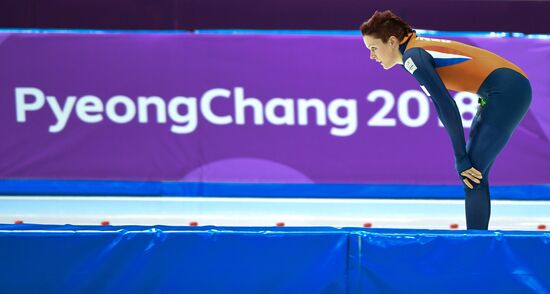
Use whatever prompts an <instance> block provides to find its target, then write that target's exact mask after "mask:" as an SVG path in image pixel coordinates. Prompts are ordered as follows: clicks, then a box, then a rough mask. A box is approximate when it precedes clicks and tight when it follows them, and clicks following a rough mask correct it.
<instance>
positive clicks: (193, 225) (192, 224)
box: [189, 221, 199, 227]
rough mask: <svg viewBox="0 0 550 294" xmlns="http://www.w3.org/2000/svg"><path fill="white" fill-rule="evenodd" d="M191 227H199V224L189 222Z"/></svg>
mask: <svg viewBox="0 0 550 294" xmlns="http://www.w3.org/2000/svg"><path fill="white" fill-rule="evenodd" d="M189 225H190V226H192V227H196V226H198V225H199V223H198V222H196V221H191V222H189Z"/></svg>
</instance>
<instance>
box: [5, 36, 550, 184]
mask: <svg viewBox="0 0 550 294" xmlns="http://www.w3.org/2000/svg"><path fill="white" fill-rule="evenodd" d="M457 40H459V41H462V42H465V43H469V44H473V45H477V46H480V47H483V48H486V49H488V50H491V51H493V52H495V53H497V54H500V55H502V56H504V57H505V58H507V59H509V60H511V61H512V62H514V63H516V64H517V65H518V66H520V67H521V68H522V69H524V71H525V72H526V73H527V75H528V76H529V77H530V80H531V82H532V86H533V103H532V105H531V109H530V111H529V113H528V114H527V116H526V118H525V119H524V121H523V122H522V125H521V126H520V127H519V128H518V129H517V131H516V133H515V134H514V136H513V137H512V139H511V141H510V143H509V144H508V146H507V147H506V149H505V150H504V151H503V152H502V153H501V155H500V156H499V158H497V161H496V163H495V164H494V167H493V171H492V176H491V182H492V183H493V184H505V185H515V184H545V183H549V182H550V168H549V167H550V148H549V147H550V143H549V142H548V138H549V136H550V114H549V113H548V109H549V106H550V105H549V104H550V76H549V75H548V65H549V64H550V60H549V59H550V41H549V40H538V39H522V38H502V39H485V38H468V39H465V38H459V39H457ZM0 64H2V66H1V67H0V81H1V82H0V140H1V143H0V178H3V179H23V178H24V179H98V180H145V181H183V182H196V181H202V182H252V183H380V184H385V183H399V184H457V183H458V179H457V175H456V173H455V171H454V159H453V155H452V154H453V152H452V148H451V144H450V140H449V138H448V136H447V133H446V131H445V129H444V128H442V127H439V126H438V122H437V115H436V112H435V109H434V108H433V105H431V103H430V106H429V107H430V108H429V119H428V121H427V122H426V123H425V124H424V125H422V126H420V127H416V128H412V127H407V126H405V125H404V124H403V122H402V120H401V119H399V114H398V99H401V98H399V97H400V95H401V94H402V93H404V92H405V91H408V90H416V91H421V90H420V88H419V86H418V84H417V83H416V81H415V80H414V78H412V77H411V76H410V75H409V74H408V73H407V72H406V71H404V70H402V69H401V68H397V67H396V68H394V69H392V70H389V71H384V70H383V69H382V68H381V67H380V66H379V65H378V64H377V63H375V62H372V61H370V60H369V52H368V50H367V49H366V48H364V45H363V42H362V40H361V38H360V36H356V37H352V36H308V35H200V34H199V35H195V34H182V35H146V34H140V35H132V34H112V35H111V34H100V35H93V34H0ZM24 87H32V88H36V89H39V90H40V91H41V92H43V93H44V95H46V96H55V99H56V100H57V101H58V102H59V104H60V105H61V107H63V105H64V103H65V102H66V100H67V97H68V96H76V98H77V101H78V99H81V97H83V96H86V95H94V96H97V97H99V98H100V99H101V100H102V101H103V102H104V104H105V103H106V102H107V101H108V100H109V99H111V97H113V96H117V95H124V96H127V97H129V98H130V99H132V100H133V101H137V99H138V97H139V96H147V97H149V96H159V97H161V98H162V99H163V100H165V101H166V103H168V102H169V101H171V99H173V98H174V97H177V96H183V97H195V98H197V103H198V104H199V108H200V97H201V96H202V95H203V94H204V93H205V92H207V91H208V90H212V89H215V88H220V89H226V90H228V91H230V93H231V96H230V97H229V98H216V99H214V100H213V102H212V110H213V112H214V113H216V114H217V115H231V116H232V122H231V123H230V124H227V125H216V124H213V123H211V122H209V121H208V120H206V119H205V117H204V116H203V115H202V113H201V111H200V109H199V110H198V122H197V126H196V129H194V130H193V131H192V132H190V133H187V134H176V133H174V132H172V131H171V126H172V125H177V123H174V122H173V121H171V118H170V117H169V116H168V118H167V122H166V123H158V122H157V121H156V114H155V112H153V111H150V112H149V122H148V123H140V122H138V116H137V115H136V116H135V117H134V118H133V119H132V120H131V121H130V122H128V123H123V124H122V123H114V122H112V121H111V120H109V119H108V118H107V116H106V115H105V113H103V120H102V121H101V122H98V123H93V124H90V123H84V122H82V121H81V119H79V117H78V116H77V114H76V112H75V110H74V109H73V110H72V112H71V114H70V117H69V119H68V122H67V124H66V126H65V127H64V128H63V129H62V130H61V131H59V132H54V133H52V132H49V127H50V126H51V125H55V123H56V117H55V115H54V114H53V112H52V110H51V108H50V106H49V104H48V102H45V104H44V105H43V107H42V108H41V109H39V110H36V111H27V112H26V121H25V122H24V123H23V122H18V121H17V116H16V113H17V112H16V109H17V107H16V94H15V89H16V88H24ZM236 87H240V88H242V89H243V91H244V97H246V98H249V97H254V98H257V99H259V100H261V101H262V103H263V106H264V108H265V106H266V104H267V102H268V101H270V100H272V99H273V98H277V97H281V98H291V99H293V101H295V102H296V100H297V99H300V98H307V99H310V98H317V99H320V100H322V101H323V102H324V104H325V105H326V106H327V107H328V106H329V105H330V104H331V103H332V102H334V101H335V100H336V99H339V98H340V99H346V100H349V101H351V100H354V101H356V103H357V129H356V130H355V131H354V132H352V133H351V134H349V135H346V136H335V135H332V134H331V128H333V127H338V126H335V124H334V123H332V122H331V120H330V119H328V118H327V125H324V126H319V125H316V124H315V116H314V115H312V114H313V113H310V115H309V123H308V125H306V126H301V125H297V122H298V120H297V118H296V115H297V114H298V111H297V109H296V113H295V115H294V117H295V118H296V124H295V125H291V126H289V125H274V124H271V123H269V121H267V120H266V119H265V116H264V123H263V125H255V124H254V122H253V116H252V113H251V111H250V110H247V112H246V115H245V120H246V122H245V124H243V125H238V124H236V123H235V110H234V108H235V107H234V103H235V92H236V90H235V88H236ZM377 89H384V90H387V91H389V92H390V93H391V94H392V96H393V97H394V102H395V105H394V106H393V107H392V108H391V111H390V112H389V113H388V115H387V117H388V118H394V119H396V126H391V127H388V126H386V127H383V126H368V125H367V122H368V121H369V120H371V119H372V118H373V116H374V115H375V114H376V113H377V112H379V111H380V109H381V108H382V107H383V106H384V104H385V103H384V102H383V100H382V99H379V100H376V101H374V102H370V101H368V100H367V99H366V97H367V96H368V95H369V94H371V93H372V92H373V91H375V90H377ZM26 101H27V102H28V103H31V102H32V99H30V98H28V99H27V100H26ZM408 108H409V116H410V117H412V118H415V117H417V116H418V114H419V113H418V110H417V109H418V103H417V102H414V101H413V102H410V103H408ZM178 109H179V112H180V113H181V114H184V113H185V111H186V108H185V107H184V106H182V107H180V108H178ZM117 110H118V112H119V113H123V112H124V111H123V109H121V108H120V107H119V108H117ZM415 110H416V111H415ZM275 113H276V114H277V115H282V112H281V109H280V108H279V109H278V110H276V112H275ZM338 113H339V114H340V115H342V116H344V115H345V111H343V110H340V112H338ZM180 125H181V124H180Z"/></svg>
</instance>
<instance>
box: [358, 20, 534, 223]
mask: <svg viewBox="0 0 550 294" xmlns="http://www.w3.org/2000/svg"><path fill="white" fill-rule="evenodd" d="M360 30H361V35H362V37H363V41H364V43H365V45H366V46H367V48H368V49H369V50H370V58H371V59H374V60H375V61H377V62H379V63H381V65H382V67H383V68H384V69H390V68H392V67H393V66H394V65H396V64H399V65H401V66H402V67H403V68H404V69H405V70H407V71H408V72H409V73H410V74H412V75H413V76H414V78H416V80H417V81H418V82H419V83H420V87H421V88H422V89H423V90H424V92H425V93H426V94H427V95H428V96H429V97H430V98H431V100H432V101H433V102H434V105H435V108H436V110H437V113H438V116H439V119H440V120H441V122H442V123H443V125H444V126H445V129H446V130H447V132H448V134H449V136H450V138H451V142H452V145H453V150H454V156H455V167H456V170H457V172H458V175H459V178H460V180H461V181H462V183H463V184H464V191H465V210H466V225H467V228H468V229H476V230H487V229H488V227H489V218H490V215H491V202H490V200H491V199H490V195H489V181H488V178H489V173H490V170H491V166H492V165H493V162H494V160H495V158H496V157H497V155H498V154H499V153H500V151H501V150H502V149H503V148H504V146H505V145H506V143H507V142H508V140H509V139H510V137H511V135H512V133H513V132H514V130H515V129H516V127H517V126H518V125H519V123H520V122H521V120H522V119H523V117H524V116H525V114H526V113H527V110H528V108H529V105H530V103H531V85H530V83H529V80H528V79H527V76H526V74H525V73H524V72H523V71H522V70H521V69H520V68H519V67H517V66H516V65H514V64H512V63H511V62H509V61H508V60H506V59H504V58H502V57H500V56H498V55H496V54H494V53H492V52H489V51H487V50H484V49H481V48H477V47H474V46H470V45H466V44H463V43H460V42H455V41H449V40H443V39H432V38H423V37H420V36H417V35H416V32H415V31H414V30H413V29H412V28H411V27H410V26H409V25H408V24H407V23H405V22H404V21H403V20H402V19H401V18H399V17H398V16H397V15H395V14H393V13H392V12H391V11H389V10H386V11H383V12H379V11H376V12H375V13H374V15H373V16H372V17H371V18H370V19H369V20H368V21H366V22H364V23H363V24H362V25H361V27H360ZM448 90H454V91H466V92H471V93H475V94H477V95H478V96H479V99H478V103H479V108H478V110H477V113H476V115H475V117H474V119H473V121H472V126H471V128H470V135H469V139H468V143H466V141H465V138H464V129H463V126H462V120H461V115H460V112H459V110H458V107H457V105H456V103H455V101H454V100H453V98H452V97H451V95H450V94H449V92H448Z"/></svg>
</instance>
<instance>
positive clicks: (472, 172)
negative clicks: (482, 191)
mask: <svg viewBox="0 0 550 294" xmlns="http://www.w3.org/2000/svg"><path fill="white" fill-rule="evenodd" d="M460 175H461V176H463V177H465V178H463V179H462V181H463V182H464V184H466V186H468V188H470V189H473V188H474V186H473V185H472V183H470V181H472V182H474V183H476V184H479V183H481V181H480V180H481V179H483V175H481V172H480V171H478V170H477V169H475V168H474V167H471V168H469V169H467V170H465V171H463V172H461V173H460Z"/></svg>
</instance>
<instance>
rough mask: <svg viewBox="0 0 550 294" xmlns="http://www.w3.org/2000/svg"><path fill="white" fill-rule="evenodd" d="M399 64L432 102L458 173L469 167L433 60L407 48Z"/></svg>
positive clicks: (461, 131)
mask: <svg viewBox="0 0 550 294" xmlns="http://www.w3.org/2000/svg"><path fill="white" fill-rule="evenodd" d="M403 65H404V67H405V69H406V70H407V71H409V72H410V73H411V74H412V75H413V76H414V77H415V78H416V80H417V81H418V82H419V83H420V85H421V86H422V87H423V88H424V90H425V91H426V92H427V93H426V94H428V95H429V96H430V97H431V99H432V101H433V102H434V104H435V108H436V110H437V114H438V115H439V119H440V120H441V122H442V123H443V125H444V126H445V129H447V132H448V133H449V136H450V137H451V142H452V144H453V149H454V154H455V167H456V170H457V171H458V173H460V172H462V171H464V170H466V169H469V168H470V167H472V164H471V162H470V158H469V156H468V154H467V153H466V141H465V139H464V128H463V126H462V119H461V116H460V112H459V110H458V107H457V106H456V103H455V101H454V100H453V98H452V97H451V95H450V94H449V92H448V91H447V88H445V85H444V84H443V81H441V78H440V77H439V75H438V74H437V72H436V71H435V62H434V60H433V58H432V56H431V55H430V54H428V52H426V50H424V49H422V48H411V49H409V50H407V51H406V52H405V54H403Z"/></svg>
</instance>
